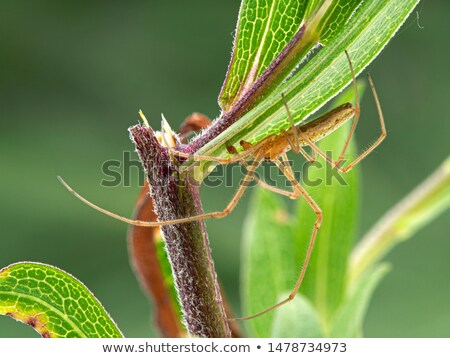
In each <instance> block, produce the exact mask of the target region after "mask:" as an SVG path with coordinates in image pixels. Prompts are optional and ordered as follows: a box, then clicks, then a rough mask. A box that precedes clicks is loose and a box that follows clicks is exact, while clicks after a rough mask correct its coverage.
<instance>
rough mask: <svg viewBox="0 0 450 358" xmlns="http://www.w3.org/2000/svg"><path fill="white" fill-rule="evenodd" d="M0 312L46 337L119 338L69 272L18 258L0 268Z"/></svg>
mask: <svg viewBox="0 0 450 358" xmlns="http://www.w3.org/2000/svg"><path fill="white" fill-rule="evenodd" d="M0 314H3V315H7V316H10V317H12V318H14V319H16V320H18V321H22V322H24V323H26V324H29V325H30V326H32V327H33V328H34V329H35V330H36V331H38V332H39V333H40V334H41V335H42V337H46V338H72V337H85V338H122V337H123V336H122V333H121V332H120V331H119V329H118V328H117V326H116V324H115V323H114V321H113V320H112V319H111V317H110V316H109V315H108V313H107V312H106V311H105V309H104V308H103V307H102V305H101V304H100V302H99V301H98V300H97V299H96V298H95V297H94V295H93V294H92V293H91V292H90V291H89V290H88V289H87V288H86V286H84V285H83V284H82V283H81V282H80V281H78V280H77V279H75V278H74V277H73V276H71V275H69V274H68V273H66V272H64V271H62V270H60V269H57V268H56V267H52V266H49V265H44V264H40V263H32V262H19V263H16V264H13V265H11V266H8V267H5V268H4V269H2V270H0Z"/></svg>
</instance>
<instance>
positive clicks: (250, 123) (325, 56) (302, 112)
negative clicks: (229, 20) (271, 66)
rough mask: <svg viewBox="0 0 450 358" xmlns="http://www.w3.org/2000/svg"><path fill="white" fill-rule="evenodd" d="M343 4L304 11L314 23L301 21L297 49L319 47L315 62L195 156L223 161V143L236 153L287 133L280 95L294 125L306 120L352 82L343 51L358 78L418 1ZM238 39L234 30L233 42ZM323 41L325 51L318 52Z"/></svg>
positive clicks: (302, 55) (294, 63)
mask: <svg viewBox="0 0 450 358" xmlns="http://www.w3.org/2000/svg"><path fill="white" fill-rule="evenodd" d="M246 3H247V1H244V4H243V6H242V9H245V8H246V5H245V4H246ZM343 3H344V2H341V1H323V2H319V1H315V2H312V4H313V5H308V6H310V7H312V8H314V11H313V10H309V9H310V8H307V12H306V13H307V14H308V15H311V16H312V17H311V18H307V19H305V21H306V27H307V32H306V33H305V35H304V36H303V38H302V39H301V40H300V43H302V42H304V43H305V45H304V46H300V47H301V48H302V49H306V48H308V47H309V44H312V45H317V46H318V48H320V50H319V51H316V53H315V54H314V55H313V57H312V58H311V59H310V60H309V61H308V62H307V63H306V64H305V65H303V66H302V67H301V68H300V69H299V70H298V71H297V73H295V74H294V75H292V76H291V77H290V78H289V79H288V80H287V81H285V82H284V83H282V84H281V85H279V86H276V87H273V86H272V87H269V88H268V90H267V91H269V92H270V93H264V94H263V96H262V97H263V98H264V99H263V100H260V101H258V104H257V105H256V106H255V107H253V108H252V109H251V110H250V111H248V112H247V113H246V114H245V115H244V116H243V117H242V118H241V119H240V120H238V121H237V122H236V123H234V124H233V125H232V126H230V127H229V128H228V129H227V130H225V131H224V132H222V133H221V134H220V135H219V136H217V137H216V138H215V139H214V140H212V141H211V142H210V143H208V144H207V145H206V146H204V147H203V148H202V149H201V150H200V151H199V152H198V153H199V154H207V155H214V156H225V155H227V152H226V143H230V144H232V145H235V146H236V147H239V145H238V143H239V141H240V140H242V139H244V140H246V141H248V142H251V143H256V142H259V141H260V140H261V139H263V138H265V137H267V136H268V135H270V134H272V133H277V132H279V131H280V130H281V129H286V128H288V127H289V121H288V119H287V116H286V113H285V110H284V107H283V103H282V100H281V93H284V94H285V96H286V98H287V99H288V102H289V108H290V109H291V111H292V113H293V115H294V118H295V122H297V123H298V122H300V121H301V120H304V119H306V118H307V117H308V116H310V115H311V114H312V113H314V112H315V111H317V110H318V109H319V108H320V107H321V106H323V105H324V104H325V103H326V102H327V101H329V100H330V99H331V98H332V97H333V96H335V95H336V94H338V93H339V92H340V91H342V89H343V88H344V87H345V86H346V85H347V84H348V83H349V82H350V81H351V73H350V69H349V66H348V62H347V59H346V57H345V53H344V52H345V50H347V51H348V52H349V54H350V57H351V59H352V63H353V65H354V68H355V72H356V73H359V72H361V71H362V70H363V69H364V68H365V67H366V66H367V65H368V64H369V63H370V62H371V61H372V60H373V59H374V58H375V57H376V56H377V55H378V54H379V52H380V51H381V50H382V49H383V47H384V46H385V45H386V44H387V42H388V41H389V40H390V39H391V38H392V37H393V36H394V34H395V33H396V31H397V30H398V28H399V27H400V26H401V24H402V23H403V22H404V21H405V20H406V18H407V16H408V15H409V13H410V12H411V11H412V9H413V8H414V7H415V5H416V4H417V3H418V0H401V1H394V0H380V1H365V2H363V3H362V4H361V6H359V7H358V4H359V3H358V1H352V2H349V3H348V4H349V5H346V6H343ZM350 6H351V7H350ZM350 9H352V11H350ZM322 10H324V11H322ZM353 10H355V11H353ZM242 13H243V11H242V12H241V14H242ZM312 14H314V16H313V15H312ZM266 17H267V16H266ZM242 21H244V20H242ZM338 21H342V22H343V23H344V25H342V24H340V25H339V26H337V25H336V24H337V22H338ZM240 22H241V20H239V23H240ZM267 26H269V25H267ZM270 26H278V27H283V23H282V22H281V23H275V22H274V23H270ZM330 28H333V30H330ZM258 29H260V30H261V31H262V29H266V27H263V26H262V27H259V28H258ZM275 31H276V29H272V30H271V32H275ZM240 36H241V35H240V33H239V28H238V34H237V39H239V38H240ZM252 36H256V34H253V35H252ZM322 38H323V39H324V42H325V45H324V46H322V45H320V46H319V44H321V40H322ZM283 41H284V42H286V41H287V39H286V38H283ZM243 43H245V42H243ZM306 43H307V44H306ZM240 44H241V43H240V42H239V41H237V42H236V43H235V45H237V46H239V45H240ZM254 46H256V45H254ZM266 47H267V46H266ZM295 50H298V48H295ZM235 53H239V54H241V53H242V55H243V56H245V55H246V54H247V53H246V52H245V51H237V52H236V51H235ZM305 55H306V53H303V52H302V51H301V50H300V52H299V53H298V54H296V56H294V58H293V59H292V61H291V63H290V66H294V67H292V68H295V66H297V65H299V64H300V63H301V62H302V61H304V60H305V58H306V57H305ZM272 57H273V55H272ZM250 62H251V61H250ZM235 63H239V60H238V59H236V58H234V57H233V59H232V63H231V70H233V68H234V67H233V65H234V64H235ZM259 65H260V66H263V65H262V64H259ZM239 68H241V67H239ZM243 68H244V67H242V69H241V70H240V71H242V72H241V73H240V74H239V75H238V74H236V76H238V78H246V73H247V72H246V71H247V70H244V69H243ZM245 68H247V67H245ZM289 68H290V67H289ZM235 71H238V70H235ZM232 73H234V72H232ZM284 75H285V73H284V72H282V73H280V76H281V77H282V76H284ZM278 79H279V78H278ZM233 81H234V79H233V77H232V76H230V75H229V76H227V79H226V82H225V84H224V88H228V86H229V85H228V83H231V82H233ZM275 82H277V81H275ZM233 88H234V87H233Z"/></svg>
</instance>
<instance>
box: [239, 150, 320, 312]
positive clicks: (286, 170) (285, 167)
mask: <svg viewBox="0 0 450 358" xmlns="http://www.w3.org/2000/svg"><path fill="white" fill-rule="evenodd" d="M282 157H283V160H284V161H285V163H287V164H284V163H282V162H281V161H280V160H278V159H277V160H276V161H274V162H275V164H276V165H277V166H278V168H280V170H281V171H282V172H283V174H284V175H285V176H286V178H287V179H288V180H289V181H290V182H291V184H292V185H293V187H294V191H295V192H297V193H298V194H299V195H301V196H302V197H303V198H304V199H305V200H306V202H307V203H308V204H309V205H310V206H311V208H312V209H313V210H314V212H315V214H316V216H317V219H316V222H315V223H314V227H313V231H312V233H311V238H310V239H309V244H308V249H307V252H306V256H305V259H304V261H303V266H302V268H301V270H300V274H299V276H298V278H297V282H296V283H295V286H294V288H293V289H292V292H291V293H290V294H289V296H288V297H287V298H286V299H284V300H283V301H281V302H279V303H277V304H275V305H273V306H271V307H269V308H267V309H265V310H263V311H261V312H259V313H256V314H254V315H251V316H247V317H242V318H233V319H235V320H248V319H252V318H255V317H259V316H261V315H263V314H265V313H267V312H269V311H272V310H274V309H276V308H278V307H280V306H283V305H284V304H286V303H288V302H290V301H292V300H293V299H294V297H295V295H296V294H297V292H298V290H299V289H300V286H301V284H302V282H303V278H304V277H305V274H306V269H307V268H308V264H309V261H310V259H311V254H312V251H313V247H314V242H315V240H316V236H317V232H318V230H319V228H320V225H321V223H322V210H321V209H320V207H319V205H317V203H316V202H315V201H314V199H313V198H312V197H311V195H309V193H308V192H307V191H306V190H305V189H304V188H303V187H302V185H301V184H300V183H299V182H298V181H297V180H296V179H295V176H294V173H293V171H292V167H291V166H290V164H289V162H286V160H287V156H285V154H284V155H283V156H282Z"/></svg>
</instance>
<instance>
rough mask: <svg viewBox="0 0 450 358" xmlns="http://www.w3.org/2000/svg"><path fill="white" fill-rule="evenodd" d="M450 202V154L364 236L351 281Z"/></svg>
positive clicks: (353, 261)
mask: <svg viewBox="0 0 450 358" xmlns="http://www.w3.org/2000/svg"><path fill="white" fill-rule="evenodd" d="M449 205H450V157H449V158H447V159H446V160H445V161H444V163H443V164H442V165H441V166H440V167H439V168H438V169H437V170H436V171H435V172H434V173H433V174H432V175H431V176H429V177H428V178H427V179H426V180H425V181H424V182H422V183H421V184H420V185H419V186H418V187H416V188H415V189H414V190H413V191H412V192H411V193H410V194H409V195H408V196H406V197H405V198H404V199H403V200H401V201H400V202H399V203H398V204H397V205H395V206H394V207H393V208H392V209H391V210H389V211H388V212H387V213H386V214H385V215H384V216H383V217H382V218H381V219H380V220H379V221H378V223H377V224H376V225H375V226H374V227H373V228H372V229H371V230H370V231H369V232H368V233H367V234H366V235H365V236H364V237H363V238H362V239H361V241H360V242H359V244H358V245H357V246H356V248H355V250H354V251H353V253H352V256H351V260H350V270H349V273H350V282H356V280H357V279H358V278H359V277H360V276H361V275H362V274H363V273H364V272H365V271H366V270H367V269H368V268H369V267H370V266H371V265H372V264H374V263H375V262H377V261H378V260H380V259H381V258H382V257H383V256H384V254H385V253H386V252H387V251H389V250H390V249H391V248H392V247H393V246H394V245H396V244H397V243H399V242H401V241H404V240H406V239H408V238H409V237H410V236H412V235H413V234H414V233H415V232H416V231H418V230H419V229H420V228H422V227H423V226H424V225H426V224H427V223H429V222H430V221H431V220H433V219H434V218H435V217H437V216H438V215H439V214H440V213H441V212H443V211H444V210H445V209H447V208H448V207H449Z"/></svg>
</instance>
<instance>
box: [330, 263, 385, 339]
mask: <svg viewBox="0 0 450 358" xmlns="http://www.w3.org/2000/svg"><path fill="white" fill-rule="evenodd" d="M388 271H389V265H387V264H381V265H378V266H376V267H374V268H372V269H370V270H368V271H367V272H366V273H365V274H364V275H363V276H362V277H361V278H360V279H359V280H358V281H357V282H356V283H355V284H354V285H353V286H352V288H351V290H350V292H349V294H348V297H346V299H345V302H343V304H342V305H341V307H340V308H339V310H338V311H337V313H336V315H335V317H334V318H333V321H332V323H331V329H330V337H341V338H356V337H361V336H362V325H363V320H364V316H365V314H366V311H367V307H368V305H369V301H370V298H371V297H372V294H373V292H374V290H375V288H376V286H377V285H378V283H379V282H380V281H381V279H382V278H383V277H384V276H385V275H386V273H387V272H388Z"/></svg>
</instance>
